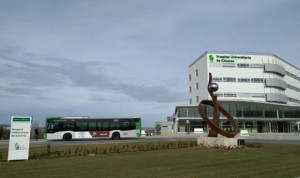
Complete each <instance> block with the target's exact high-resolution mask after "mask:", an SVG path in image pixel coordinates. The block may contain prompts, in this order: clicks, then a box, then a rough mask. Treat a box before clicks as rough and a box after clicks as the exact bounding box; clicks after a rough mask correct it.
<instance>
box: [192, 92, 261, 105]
mask: <svg viewBox="0 0 300 178" xmlns="http://www.w3.org/2000/svg"><path fill="white" fill-rule="evenodd" d="M215 95H216V96H218V97H241V98H265V94H264V93H215ZM196 103H197V104H198V103H200V99H199V96H196ZM190 104H192V99H190Z"/></svg>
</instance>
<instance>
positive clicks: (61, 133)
mask: <svg viewBox="0 0 300 178" xmlns="http://www.w3.org/2000/svg"><path fill="white" fill-rule="evenodd" d="M140 136H141V118H89V117H48V118H46V126H45V132H44V133H43V138H44V139H45V140H68V141H69V140H72V139H92V138H110V139H115V140H116V139H120V138H134V137H140Z"/></svg>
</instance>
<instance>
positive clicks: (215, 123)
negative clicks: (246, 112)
mask: <svg viewBox="0 0 300 178" xmlns="http://www.w3.org/2000/svg"><path fill="white" fill-rule="evenodd" d="M211 81H212V76H211V73H209V81H208V86H207V89H208V92H209V94H210V96H211V98H212V101H210V100H202V101H201V102H200V104H199V106H198V111H199V113H200V115H201V117H202V119H203V121H204V122H206V123H207V124H208V125H209V127H210V130H209V133H208V137H218V134H221V135H223V136H224V137H227V138H233V137H234V136H235V135H236V134H238V132H239V128H238V126H237V124H236V122H235V121H234V119H233V117H232V116H231V115H230V114H229V113H228V112H227V111H226V110H225V109H224V108H222V107H221V106H219V103H218V101H217V96H215V95H214V94H213V92H215V91H217V90H218V89H219V86H218V84H216V83H211ZM205 105H210V106H212V107H214V114H213V119H212V121H211V120H209V118H208V117H207V116H206V114H205V112H204V106H205ZM219 111H220V112H221V113H222V114H224V115H225V116H226V118H227V120H228V121H229V122H230V125H231V126H232V127H233V132H227V131H225V130H223V129H221V128H220V127H219V122H220V120H219Z"/></svg>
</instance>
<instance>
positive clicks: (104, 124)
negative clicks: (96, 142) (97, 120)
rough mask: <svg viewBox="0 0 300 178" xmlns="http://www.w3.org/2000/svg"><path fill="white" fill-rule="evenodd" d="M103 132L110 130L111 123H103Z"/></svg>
mask: <svg viewBox="0 0 300 178" xmlns="http://www.w3.org/2000/svg"><path fill="white" fill-rule="evenodd" d="M102 130H104V131H108V130H109V122H102Z"/></svg>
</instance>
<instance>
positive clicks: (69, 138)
mask: <svg viewBox="0 0 300 178" xmlns="http://www.w3.org/2000/svg"><path fill="white" fill-rule="evenodd" d="M63 140H65V141H70V140H72V134H70V133H66V134H64V137H63Z"/></svg>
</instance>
